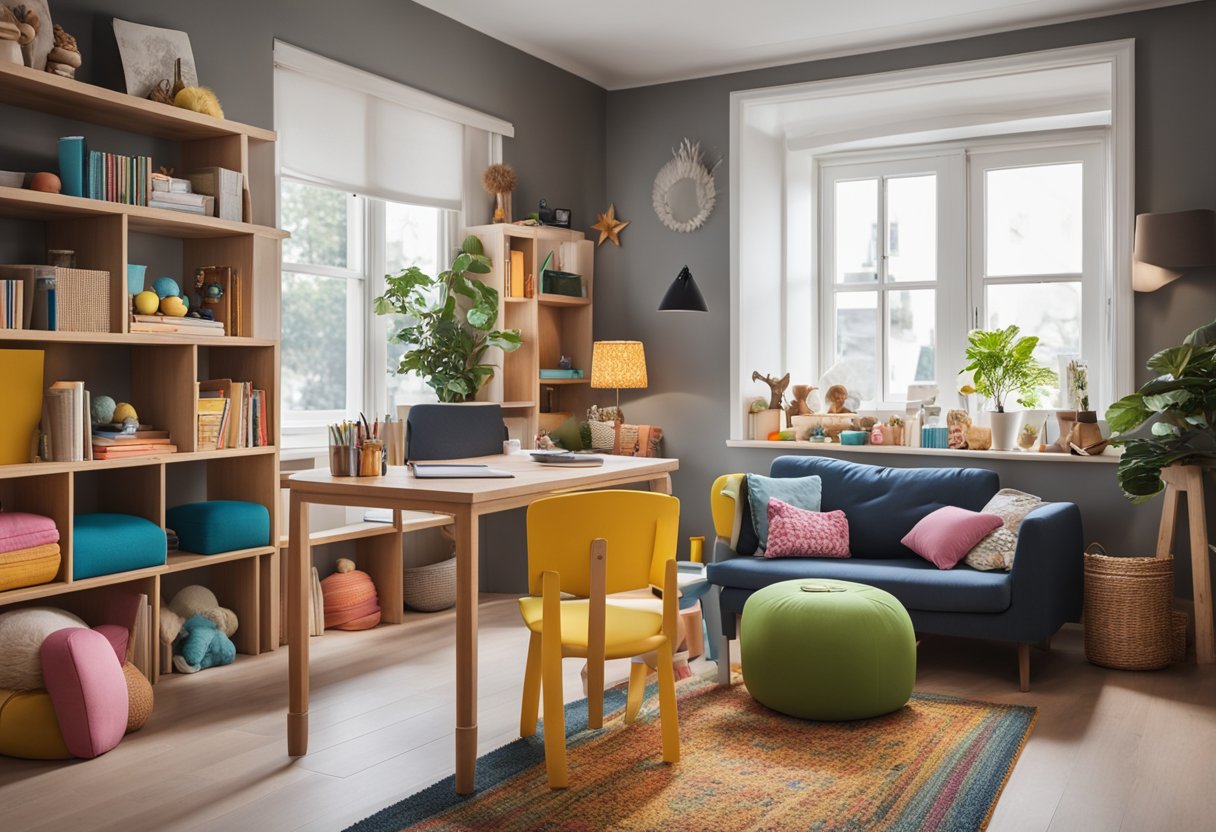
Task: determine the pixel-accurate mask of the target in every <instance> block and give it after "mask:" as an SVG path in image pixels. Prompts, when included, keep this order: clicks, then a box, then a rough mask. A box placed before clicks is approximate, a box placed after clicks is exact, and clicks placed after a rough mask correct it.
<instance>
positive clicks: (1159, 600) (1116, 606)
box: [1085, 544, 1174, 670]
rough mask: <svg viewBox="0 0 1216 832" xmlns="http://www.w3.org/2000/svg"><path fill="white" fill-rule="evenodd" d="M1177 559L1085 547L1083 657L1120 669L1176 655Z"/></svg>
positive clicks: (1157, 664)
mask: <svg viewBox="0 0 1216 832" xmlns="http://www.w3.org/2000/svg"><path fill="white" fill-rule="evenodd" d="M1173 596H1174V558H1173V556H1172V555H1170V556H1167V557H1163V558H1122V557H1111V556H1109V555H1107V554H1106V553H1105V551H1104V550H1103V549H1102V547H1101V546H1098V545H1097V544H1093V545H1091V546H1090V547H1089V548H1088V549H1086V550H1085V657H1086V658H1087V659H1089V660H1090V661H1091V662H1093V663H1094V664H1096V665H1101V666H1102V667H1113V668H1117V669H1119V670H1158V669H1160V668H1163V667H1165V666H1166V665H1168V664H1169V663H1170V661H1171V660H1172V659H1173V656H1174V635H1173V633H1174V624H1173V611H1172V610H1171V609H1170V603H1171V601H1172V600H1173Z"/></svg>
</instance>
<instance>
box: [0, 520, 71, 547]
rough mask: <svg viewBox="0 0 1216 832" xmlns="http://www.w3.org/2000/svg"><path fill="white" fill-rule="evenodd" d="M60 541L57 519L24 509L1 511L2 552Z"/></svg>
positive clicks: (0, 545)
mask: <svg viewBox="0 0 1216 832" xmlns="http://www.w3.org/2000/svg"><path fill="white" fill-rule="evenodd" d="M58 542H59V529H57V528H55V521H54V520H52V519H51V518H49V517H43V516H42V515H40V514H29V513H28V512H24V511H0V554H4V553H5V552H16V551H17V550H18V549H33V548H34V547H35V546H46V545H47V544H49V543H58Z"/></svg>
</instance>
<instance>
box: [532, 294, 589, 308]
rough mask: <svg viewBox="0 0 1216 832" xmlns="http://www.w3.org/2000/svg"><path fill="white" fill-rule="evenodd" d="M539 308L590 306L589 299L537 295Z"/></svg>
mask: <svg viewBox="0 0 1216 832" xmlns="http://www.w3.org/2000/svg"><path fill="white" fill-rule="evenodd" d="M536 302H537V303H539V304H540V305H541V306H590V305H591V298H572V297H569V296H568V295H537V296H536Z"/></svg>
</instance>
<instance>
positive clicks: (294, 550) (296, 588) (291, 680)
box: [285, 491, 312, 757]
mask: <svg viewBox="0 0 1216 832" xmlns="http://www.w3.org/2000/svg"><path fill="white" fill-rule="evenodd" d="M287 529H288V531H287V534H288V536H289V539H290V540H291V545H290V547H289V548H288V550H287V621H286V622H285V623H286V627H287V678H288V685H289V700H288V705H287V753H288V755H289V756H292V757H300V756H303V755H304V754H306V753H308V584H309V574H310V572H311V570H310V569H309V568H308V567H309V565H310V563H311V561H312V546H311V544H310V543H309V541H308V503H306V502H305V501H304V500H302V499H300V497H299V495H298V494H297V493H296V492H295V491H292V492H291V519H290V524H289V525H288V527H287Z"/></svg>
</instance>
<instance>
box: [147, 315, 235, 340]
mask: <svg viewBox="0 0 1216 832" xmlns="http://www.w3.org/2000/svg"><path fill="white" fill-rule="evenodd" d="M130 330H131V332H142V333H145V334H157V335H190V336H195V335H201V336H212V337H216V338H222V337H224V325H223V324H222V323H220V322H219V321H208V320H206V319H205V318H172V317H169V316H168V315H132V316H131V327H130Z"/></svg>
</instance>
